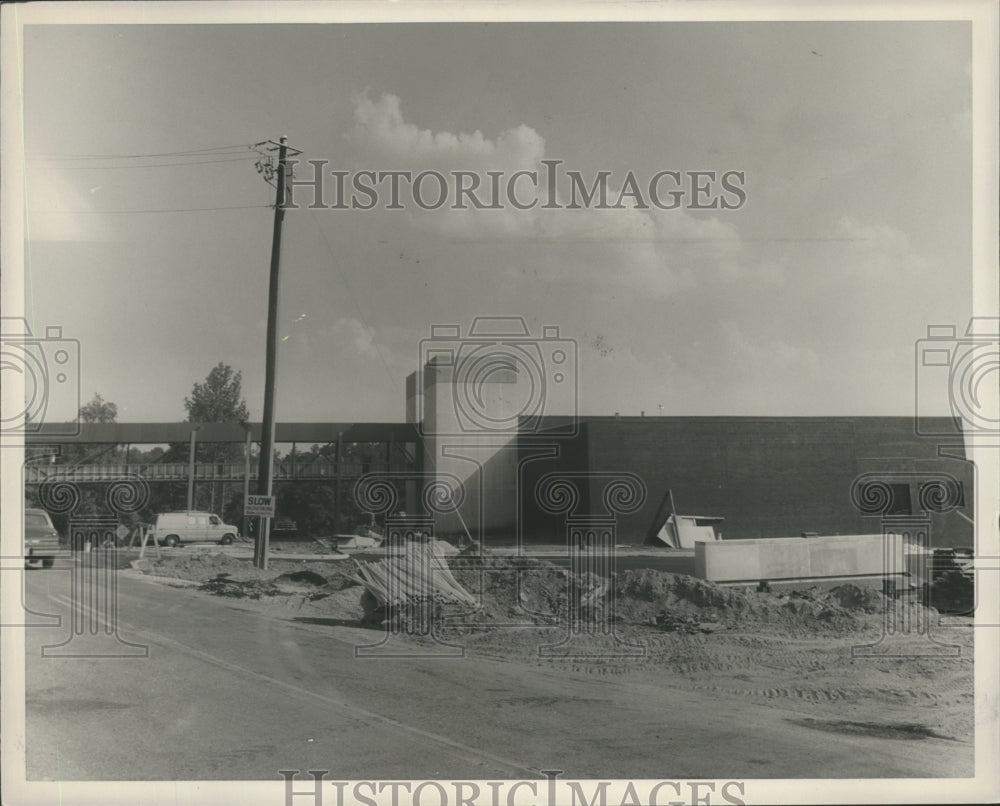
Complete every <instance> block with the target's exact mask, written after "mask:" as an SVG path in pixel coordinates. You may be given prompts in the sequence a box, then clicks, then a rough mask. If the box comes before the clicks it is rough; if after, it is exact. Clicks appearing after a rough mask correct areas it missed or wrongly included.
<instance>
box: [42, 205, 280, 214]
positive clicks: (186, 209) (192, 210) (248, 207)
mask: <svg viewBox="0 0 1000 806" xmlns="http://www.w3.org/2000/svg"><path fill="white" fill-rule="evenodd" d="M264 207H269V208H273V207H274V205H273V204H240V205H236V206H233V207H175V208H168V209H158V210H34V211H32V212H35V213H53V214H56V215H58V214H60V213H63V214H66V215H70V214H72V215H131V214H134V213H207V212H211V211H214V210H255V209H259V208H264Z"/></svg>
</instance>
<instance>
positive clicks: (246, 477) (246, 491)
mask: <svg viewBox="0 0 1000 806" xmlns="http://www.w3.org/2000/svg"><path fill="white" fill-rule="evenodd" d="M240 425H241V426H243V428H244V429H245V430H246V432H247V441H246V444H245V445H244V446H243V537H247V536H248V535H249V533H250V531H249V524H250V519H249V518H248V517H247V498H248V497H249V496H250V438H251V433H250V426H249V424H247V423H245V422H243V421H242V420H241V421H240Z"/></svg>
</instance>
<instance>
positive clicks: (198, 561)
mask: <svg viewBox="0 0 1000 806" xmlns="http://www.w3.org/2000/svg"><path fill="white" fill-rule="evenodd" d="M140 563H141V564H140ZM135 567H136V568H137V569H138V570H140V571H142V572H143V573H145V574H153V575H155V576H161V577H176V578H178V579H190V580H194V581H195V582H207V581H208V580H210V579H214V578H215V577H217V576H219V575H220V574H227V575H229V576H230V577H233V578H248V577H255V576H258V574H257V573H256V569H255V568H254V567H253V565H252V564H251V563H250V562H248V561H247V560H242V559H237V558H234V557H231V556H229V555H228V554H222V553H216V554H209V553H208V552H205V553H203V554H186V555H184V556H175V557H162V558H160V559H157V560H152V559H148V558H147V559H143V560H140V561H137V563H136V565H135Z"/></svg>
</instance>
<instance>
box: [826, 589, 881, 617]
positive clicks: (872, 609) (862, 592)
mask: <svg viewBox="0 0 1000 806" xmlns="http://www.w3.org/2000/svg"><path fill="white" fill-rule="evenodd" d="M826 596H827V597H828V598H829V599H830V600H832V601H834V602H836V603H837V604H838V605H839V606H840V607H843V608H844V609H845V610H860V611H862V612H864V613H881V612H882V611H883V610H884V609H885V607H886V603H887V602H888V601H889V600H888V599H886V597H885V596H884V595H883V594H882V593H880V592H879V591H877V590H875V589H874V588H865V587H861V586H859V585H850V584H848V585H838V586H837V587H836V588H832V589H830V590H829V591H827V593H826Z"/></svg>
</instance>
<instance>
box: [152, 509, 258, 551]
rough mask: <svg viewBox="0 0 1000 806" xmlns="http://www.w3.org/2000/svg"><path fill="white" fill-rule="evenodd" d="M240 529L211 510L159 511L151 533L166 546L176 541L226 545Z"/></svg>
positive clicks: (234, 538)
mask: <svg viewBox="0 0 1000 806" xmlns="http://www.w3.org/2000/svg"><path fill="white" fill-rule="evenodd" d="M239 533H240V530H239V529H237V528H236V527H235V526H231V525H230V524H228V523H223V522H222V518H220V517H219V516H218V515H213V514H212V513H211V512H161V513H160V514H159V515H157V516H156V524H155V525H154V526H153V534H154V535H155V537H156V540H157V542H159V543H162V544H163V545H166V546H176V545H177V544H178V543H221V544H222V545H223V546H228V545H229V544H230V543H232V542H233V541H234V540H236V536H237V535H238V534H239Z"/></svg>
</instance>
